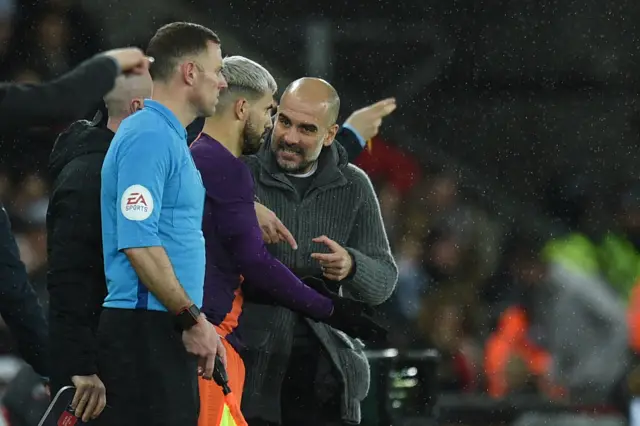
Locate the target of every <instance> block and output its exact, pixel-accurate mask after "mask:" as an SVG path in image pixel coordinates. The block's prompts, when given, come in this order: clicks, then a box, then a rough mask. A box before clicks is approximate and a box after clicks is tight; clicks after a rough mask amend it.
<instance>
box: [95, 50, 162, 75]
mask: <svg viewBox="0 0 640 426" xmlns="http://www.w3.org/2000/svg"><path fill="white" fill-rule="evenodd" d="M104 54H105V55H106V56H110V57H112V58H113V59H115V60H116V62H117V63H118V65H120V69H121V70H122V73H123V74H126V73H133V74H144V73H145V72H147V70H148V69H149V63H150V62H153V58H149V57H147V56H145V54H144V53H142V50H140V49H138V48H135V47H127V48H123V49H113V50H109V51H107V52H105V53H104Z"/></svg>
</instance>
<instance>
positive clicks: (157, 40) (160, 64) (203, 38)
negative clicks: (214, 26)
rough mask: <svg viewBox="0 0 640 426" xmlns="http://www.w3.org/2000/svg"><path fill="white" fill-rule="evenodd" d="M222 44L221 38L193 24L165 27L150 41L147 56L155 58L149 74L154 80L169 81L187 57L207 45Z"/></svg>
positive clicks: (185, 23)
mask: <svg viewBox="0 0 640 426" xmlns="http://www.w3.org/2000/svg"><path fill="white" fill-rule="evenodd" d="M209 42H213V43H216V44H220V38H219V37H218V36H217V35H216V33H214V32H213V31H211V30H210V29H209V28H207V27H203V26H202V25H198V24H194V23H191V22H173V23H171V24H167V25H164V26H163V27H161V28H160V29H159V30H158V31H156V33H155V35H154V36H153V37H152V38H151V41H149V46H148V47H147V55H148V56H151V57H153V59H154V62H153V63H152V64H151V67H150V69H149V72H150V73H151V78H153V80H168V79H169V78H170V77H171V75H172V73H173V68H174V67H175V65H176V62H178V61H179V60H180V59H182V58H184V57H185V56H187V55H193V54H198V53H200V52H202V51H203V50H205V49H206V48H207V43H209Z"/></svg>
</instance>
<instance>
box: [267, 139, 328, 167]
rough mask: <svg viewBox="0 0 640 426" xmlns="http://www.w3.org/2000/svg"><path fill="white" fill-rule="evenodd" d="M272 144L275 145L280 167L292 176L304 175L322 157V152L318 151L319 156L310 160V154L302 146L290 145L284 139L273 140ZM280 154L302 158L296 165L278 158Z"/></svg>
mask: <svg viewBox="0 0 640 426" xmlns="http://www.w3.org/2000/svg"><path fill="white" fill-rule="evenodd" d="M271 143H272V144H274V143H275V145H274V146H273V151H274V153H275V154H276V161H277V162H278V166H279V167H280V168H281V169H282V170H283V171H285V172H287V173H291V174H299V173H303V172H304V171H305V170H306V169H308V168H309V167H310V166H311V165H312V164H313V163H315V162H316V161H318V157H319V156H320V152H321V150H318V153H317V155H314V156H313V158H309V157H308V155H309V152H308V151H307V150H305V149H304V148H302V147H301V146H300V145H288V144H287V143H286V142H285V141H284V139H282V138H281V139H278V140H275V139H272V140H271ZM278 152H289V153H292V154H296V155H298V156H299V157H300V161H299V162H297V163H294V162H292V161H282V160H281V159H280V158H279V157H278V155H277V154H278Z"/></svg>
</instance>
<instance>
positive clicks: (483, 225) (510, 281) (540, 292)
mask: <svg viewBox="0 0 640 426" xmlns="http://www.w3.org/2000/svg"><path fill="white" fill-rule="evenodd" d="M417 161H418V160H416V159H415V158H414V157H412V156H411V155H410V154H409V153H403V152H402V151H401V150H399V149H398V148H397V147H393V145H392V144H387V143H386V142H384V141H382V140H378V141H376V142H375V143H374V144H373V149H372V150H371V151H370V152H367V153H365V154H363V156H362V157H361V158H360V159H359V161H358V163H359V165H360V166H361V167H363V168H364V169H365V170H366V171H367V172H368V173H369V175H370V176H371V177H372V180H373V181H374V184H375V185H376V187H377V191H378V194H379V198H380V203H381V208H382V212H383V216H384V221H385V224H386V226H387V230H388V232H389V238H390V240H391V243H392V247H393V250H394V253H395V256H396V260H397V262H398V265H399V269H400V278H399V282H398V286H397V290H396V292H395V294H394V295H393V296H392V299H391V300H390V301H389V302H388V303H387V304H386V305H385V307H384V309H385V313H386V315H387V320H388V321H389V322H390V323H391V324H392V325H393V330H394V331H395V332H393V333H392V334H391V338H392V339H393V342H392V344H393V345H394V346H396V347H398V348H404V349H418V348H424V347H431V348H437V349H438V350H439V352H440V353H441V356H442V362H441V366H440V371H439V380H440V386H441V389H442V390H444V391H451V392H469V393H488V394H490V395H491V396H493V397H496V398H499V397H504V396H507V395H513V394H527V395H536V396H539V397H542V398H544V399H547V400H549V399H550V400H555V401H565V402H569V401H571V402H577V403H583V404H610V403H621V404H622V403H623V402H622V401H624V400H626V398H627V397H628V396H629V394H630V393H632V394H637V392H638V379H639V377H638V371H637V370H636V368H635V365H636V364H635V353H636V352H639V351H640V285H639V284H640V281H639V279H640V181H639V182H634V181H628V182H627V181H625V182H621V183H620V184H619V185H617V186H614V187H610V188H607V191H605V192H606V196H601V195H599V191H598V188H599V185H598V183H597V182H589V181H588V179H586V178H584V177H583V176H580V175H576V174H573V173H567V174H566V175H558V177H557V178H554V179H553V180H552V181H550V182H547V183H546V184H545V185H546V186H545V188H544V191H543V192H544V197H542V199H541V200H540V205H539V206H538V207H539V208H540V209H539V210H542V211H543V212H544V214H545V215H547V216H549V217H550V218H552V219H553V220H554V221H555V222H557V223H559V224H560V225H561V227H560V229H563V230H564V231H563V232H560V233H556V235H549V233H548V232H546V233H545V232H544V230H539V231H540V232H532V231H531V230H530V229H528V228H527V227H525V226H522V224H520V225H517V224H516V225H513V224H512V223H505V222H506V221H505V220H504V217H502V218H501V217H500V216H501V212H492V211H489V210H488V209H486V208H483V203H481V202H480V201H479V200H477V201H476V200H475V199H474V197H473V194H470V193H468V192H466V191H465V189H464V188H462V187H461V186H460V180H459V176H458V174H457V171H456V170H455V169H450V168H447V167H434V166H430V165H428V164H426V167H425V164H422V165H419V164H418V162H417ZM534 210H535V209H534ZM532 214H535V213H532ZM503 216H504V215H503ZM629 391H630V392H629Z"/></svg>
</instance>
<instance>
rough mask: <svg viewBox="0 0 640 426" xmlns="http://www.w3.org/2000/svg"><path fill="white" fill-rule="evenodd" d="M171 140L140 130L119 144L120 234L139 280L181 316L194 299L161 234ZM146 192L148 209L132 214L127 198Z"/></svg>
mask: <svg viewBox="0 0 640 426" xmlns="http://www.w3.org/2000/svg"><path fill="white" fill-rule="evenodd" d="M170 142H171V141H170V140H169V139H168V138H167V137H166V136H165V135H162V134H161V133H160V132H154V131H141V132H137V133H136V134H135V135H132V136H131V137H130V138H129V139H128V140H126V141H125V142H124V143H123V144H122V145H121V146H120V147H119V148H120V149H119V152H118V157H117V169H118V205H117V238H118V250H123V251H124V253H125V254H126V255H127V257H128V258H129V261H130V262H131V265H132V266H133V269H135V271H136V273H137V274H138V277H139V278H140V281H142V283H143V284H144V285H145V286H146V287H147V288H148V289H149V291H150V292H151V293H152V294H153V295H154V296H155V297H156V298H157V299H158V300H159V301H160V303H162V304H163V305H164V307H165V308H167V310H168V311H169V312H171V313H173V314H177V313H179V312H180V311H181V310H182V309H184V308H187V307H189V306H191V304H192V301H191V300H190V299H189V296H187V294H186V292H185V291H184V288H183V287H182V285H180V282H179V281H178V278H177V277H176V274H175V271H174V269H173V266H172V265H171V261H170V260H169V256H167V252H166V251H165V249H164V247H162V243H161V241H160V238H159V237H158V221H159V218H160V211H161V209H162V196H163V193H164V185H165V182H166V180H167V177H168V176H169V174H170V173H171V170H172V167H173V158H172V149H171V144H170ZM141 195H142V196H143V197H144V198H145V203H146V204H147V209H148V210H146V211H141V212H138V213H131V214H130V213H127V210H126V209H127V203H128V200H130V199H133V200H135V199H137V197H140V196H141ZM134 204H135V203H134Z"/></svg>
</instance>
